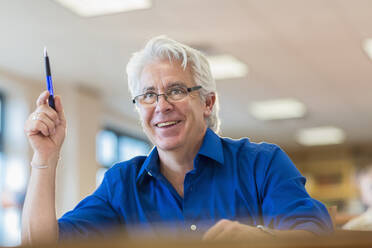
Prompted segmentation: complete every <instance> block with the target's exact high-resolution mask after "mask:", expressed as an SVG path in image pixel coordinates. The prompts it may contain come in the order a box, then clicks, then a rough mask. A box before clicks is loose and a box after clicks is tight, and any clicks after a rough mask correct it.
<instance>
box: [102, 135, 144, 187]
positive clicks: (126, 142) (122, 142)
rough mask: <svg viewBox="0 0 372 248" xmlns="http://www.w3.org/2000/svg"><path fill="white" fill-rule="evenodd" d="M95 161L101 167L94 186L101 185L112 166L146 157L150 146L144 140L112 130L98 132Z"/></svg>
mask: <svg viewBox="0 0 372 248" xmlns="http://www.w3.org/2000/svg"><path fill="white" fill-rule="evenodd" d="M96 142H97V143H96V151H97V152H96V154H97V157H96V158H97V161H98V163H99V164H101V165H102V168H101V169H99V170H98V172H97V175H96V185H97V186H98V185H99V184H101V182H102V179H103V175H104V174H105V172H106V171H107V169H109V168H110V167H111V166H112V165H114V164H115V163H117V162H120V161H126V160H129V159H131V158H133V157H135V156H140V155H147V154H148V153H149V151H150V150H151V145H150V143H149V142H147V141H146V140H143V139H140V138H135V137H132V136H129V135H126V134H125V133H121V132H117V131H115V130H113V129H104V130H102V131H100V132H99V133H98V135H97V139H96Z"/></svg>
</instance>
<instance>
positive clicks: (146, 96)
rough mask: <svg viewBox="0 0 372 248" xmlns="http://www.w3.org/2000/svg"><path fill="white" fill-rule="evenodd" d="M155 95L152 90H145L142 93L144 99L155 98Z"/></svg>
mask: <svg viewBox="0 0 372 248" xmlns="http://www.w3.org/2000/svg"><path fill="white" fill-rule="evenodd" d="M155 97H156V93H155V92H152V91H149V92H146V93H145V94H144V95H143V98H144V99H152V98H155Z"/></svg>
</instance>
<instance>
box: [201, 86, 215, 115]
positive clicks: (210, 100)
mask: <svg viewBox="0 0 372 248" xmlns="http://www.w3.org/2000/svg"><path fill="white" fill-rule="evenodd" d="M215 102H216V95H215V94H214V93H213V92H211V93H209V94H208V95H207V96H206V98H205V109H204V118H207V117H209V116H210V115H211V114H212V110H213V106H214V103H215Z"/></svg>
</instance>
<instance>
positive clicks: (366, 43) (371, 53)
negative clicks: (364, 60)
mask: <svg viewBox="0 0 372 248" xmlns="http://www.w3.org/2000/svg"><path fill="white" fill-rule="evenodd" d="M362 46H363V49H364V51H365V52H366V53H367V55H368V57H369V58H370V59H371V60H372V39H365V40H363V45H362Z"/></svg>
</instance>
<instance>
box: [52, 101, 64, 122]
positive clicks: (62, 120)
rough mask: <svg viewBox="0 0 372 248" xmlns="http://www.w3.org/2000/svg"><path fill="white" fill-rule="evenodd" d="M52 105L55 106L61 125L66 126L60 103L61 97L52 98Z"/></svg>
mask: <svg viewBox="0 0 372 248" xmlns="http://www.w3.org/2000/svg"><path fill="white" fill-rule="evenodd" d="M54 104H55V106H56V111H57V114H58V118H59V120H60V121H61V122H62V123H63V124H66V119H65V112H64V110H63V106H62V101H61V97H60V96H55V97H54Z"/></svg>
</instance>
